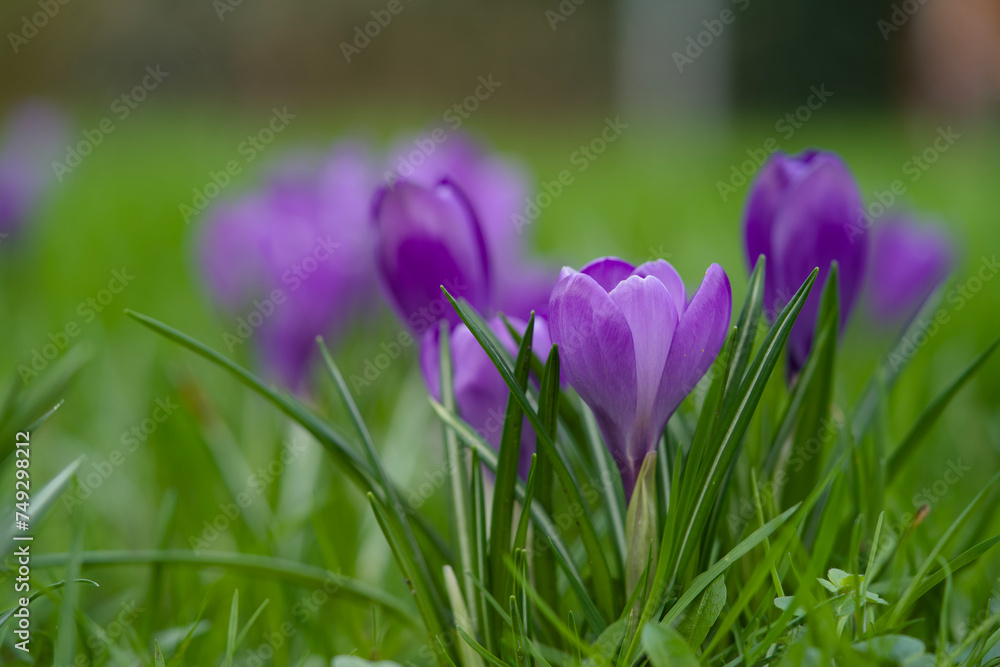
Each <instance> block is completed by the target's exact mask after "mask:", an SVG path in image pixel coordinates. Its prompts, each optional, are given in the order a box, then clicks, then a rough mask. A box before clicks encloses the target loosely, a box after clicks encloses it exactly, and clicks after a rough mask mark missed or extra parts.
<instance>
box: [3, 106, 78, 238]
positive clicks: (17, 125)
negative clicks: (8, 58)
mask: <svg viewBox="0 0 1000 667" xmlns="http://www.w3.org/2000/svg"><path fill="white" fill-rule="evenodd" d="M66 135H67V122H66V119H65V118H64V117H63V114H62V112H61V111H60V110H59V109H57V108H56V107H54V106H52V105H51V104H48V103H46V102H42V101H39V100H29V101H25V102H22V103H21V104H20V105H18V106H17V107H15V108H14V109H13V110H12V111H11V112H10V113H9V114H8V116H7V119H6V122H5V124H4V131H3V137H2V138H0V234H2V235H7V234H15V233H17V232H18V231H20V229H21V228H22V227H23V226H24V223H25V222H26V221H27V220H28V219H29V218H30V217H31V216H32V215H33V214H34V212H35V211H36V209H37V207H38V205H39V204H40V202H41V199H42V197H43V196H44V194H45V192H46V190H47V189H48V188H49V187H50V186H51V185H52V184H53V182H54V181H55V177H54V175H53V172H52V169H51V167H50V166H49V164H50V163H51V162H52V161H53V160H55V159H57V158H58V155H59V151H60V150H61V149H63V148H64V147H65V145H66Z"/></svg>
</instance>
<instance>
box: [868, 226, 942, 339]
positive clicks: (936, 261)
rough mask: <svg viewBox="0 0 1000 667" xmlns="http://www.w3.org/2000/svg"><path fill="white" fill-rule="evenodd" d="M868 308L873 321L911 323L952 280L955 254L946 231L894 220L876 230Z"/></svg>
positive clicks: (874, 231)
mask: <svg viewBox="0 0 1000 667" xmlns="http://www.w3.org/2000/svg"><path fill="white" fill-rule="evenodd" d="M871 255H872V256H871V261H870V268H869V274H868V287H867V290H866V291H867V305H868V311H869V314H870V316H871V318H872V319H873V320H875V321H876V322H880V323H882V324H884V325H895V324H900V323H902V322H906V321H908V320H910V319H911V318H912V317H913V316H914V315H916V314H917V311H918V310H920V307H921V306H922V305H923V303H924V301H926V300H927V297H928V296H930V294H931V292H933V291H934V290H935V289H936V288H937V286H938V285H940V284H941V282H942V281H943V280H944V279H945V278H946V277H947V276H948V274H949V273H950V272H951V270H952V267H953V266H954V264H955V250H954V247H953V246H952V242H951V239H950V238H949V237H948V235H947V234H946V233H945V231H944V229H942V228H940V227H936V226H931V225H921V224H918V223H917V222H916V221H914V220H912V219H911V218H908V217H905V216H901V215H894V216H892V217H889V218H887V219H886V220H885V221H883V222H880V223H879V224H878V225H876V226H875V228H874V229H873V230H872V249H871Z"/></svg>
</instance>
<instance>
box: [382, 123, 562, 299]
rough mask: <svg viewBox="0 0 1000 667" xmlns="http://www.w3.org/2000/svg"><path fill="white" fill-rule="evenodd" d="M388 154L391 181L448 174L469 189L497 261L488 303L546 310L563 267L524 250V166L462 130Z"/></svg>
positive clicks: (492, 261) (427, 181)
mask: <svg viewBox="0 0 1000 667" xmlns="http://www.w3.org/2000/svg"><path fill="white" fill-rule="evenodd" d="M435 136H436V137H437V138H438V139H440V141H438V140H435V139H434V137H435ZM389 155H390V157H389V160H388V168H389V170H391V171H387V172H386V173H387V174H388V176H387V177H386V180H387V181H389V185H390V187H394V186H395V182H396V181H397V180H398V179H402V180H403V181H409V182H411V183H416V184H418V185H422V186H424V187H425V188H431V187H434V186H435V185H437V184H438V183H440V182H441V181H443V180H447V181H449V182H451V183H454V184H455V185H457V186H458V187H459V188H460V189H461V190H462V192H463V193H464V194H465V196H466V198H467V199H468V201H469V204H470V205H471V207H472V209H473V211H474V213H475V215H476V218H477V219H478V221H479V223H480V227H481V230H482V234H483V238H484V239H485V242H486V250H487V254H488V261H489V265H490V266H491V267H493V276H494V281H493V293H492V295H491V299H490V306H492V307H495V308H496V309H497V310H499V311H501V312H503V313H505V314H506V315H508V316H512V317H520V318H522V319H526V318H527V317H528V315H529V313H530V312H531V311H532V310H534V311H535V312H536V314H539V315H545V310H546V309H547V307H548V298H549V293H550V292H551V291H552V287H553V286H554V285H555V283H556V280H557V278H558V273H559V272H558V269H557V268H556V267H554V266H546V265H545V264H542V263H539V262H537V261H534V260H532V259H530V258H528V257H527V256H526V253H525V244H524V237H523V236H522V235H521V234H520V230H519V229H518V227H517V225H516V224H515V216H518V215H521V214H523V212H524V207H525V205H526V202H527V201H528V200H529V197H530V194H531V186H530V183H529V180H528V178H527V175H526V171H525V169H524V168H522V167H521V166H520V165H518V164H516V163H515V162H513V161H511V160H508V159H505V158H502V157H499V156H497V155H496V154H493V153H490V152H488V151H486V150H484V149H483V148H482V147H481V146H480V145H478V144H477V143H476V142H474V141H473V140H471V139H470V138H469V137H468V136H466V135H464V134H461V133H444V132H443V131H441V133H440V134H437V135H435V134H434V133H431V134H429V135H427V136H423V137H419V138H417V139H413V140H406V141H402V142H399V143H398V144H397V145H396V146H395V147H394V148H393V149H392V150H391V151H390V153H389Z"/></svg>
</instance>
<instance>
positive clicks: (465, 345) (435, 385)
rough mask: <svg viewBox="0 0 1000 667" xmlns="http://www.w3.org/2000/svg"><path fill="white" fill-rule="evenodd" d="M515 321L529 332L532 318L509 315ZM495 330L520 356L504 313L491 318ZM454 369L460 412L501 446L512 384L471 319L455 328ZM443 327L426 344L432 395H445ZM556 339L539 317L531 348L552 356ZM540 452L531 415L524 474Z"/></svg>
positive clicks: (424, 367)
mask: <svg viewBox="0 0 1000 667" xmlns="http://www.w3.org/2000/svg"><path fill="white" fill-rule="evenodd" d="M508 321H509V322H510V324H511V326H512V327H514V329H515V330H516V331H517V332H518V333H520V334H523V333H524V331H525V329H526V328H527V323H526V322H524V321H522V320H519V319H517V318H508ZM488 324H489V325H490V328H491V329H492V330H493V333H495V334H496V336H497V338H498V339H499V340H500V343H501V344H502V345H503V346H504V347H505V348H506V349H507V351H508V352H510V353H511V354H512V355H517V345H516V344H515V342H514V339H513V337H512V336H511V335H510V331H508V330H507V326H506V325H505V324H504V323H503V321H502V320H501V319H500V318H499V317H494V318H492V319H490V320H489V321H488ZM449 342H450V344H451V358H452V372H453V373H454V379H453V385H452V386H453V388H454V391H455V405H456V407H457V408H458V414H459V416H461V417H462V419H464V420H465V421H466V422H468V423H469V425H471V426H472V427H473V428H474V429H476V432H477V433H479V435H481V436H482V437H483V439H484V440H486V442H488V443H490V444H491V445H493V448H494V449H497V450H499V449H500V436H501V435H502V433H503V422H504V414H505V411H506V408H507V400H508V397H509V396H510V389H508V387H507V384H506V383H505V382H504V380H503V378H502V377H500V372H499V371H497V369H496V367H495V366H494V365H493V362H492V361H490V358H489V356H487V354H486V352H485V351H484V350H483V348H482V347H481V346H480V345H479V341H477V340H476V338H475V336H473V335H472V332H471V331H469V328H468V327H467V326H465V324H459V325H458V326H456V327H455V328H454V329H453V330H452V332H451V338H450V341H449ZM439 345H440V337H439V335H438V330H437V329H436V328H435V329H432V330H429V331H427V333H426V334H424V336H423V338H422V340H421V346H420V370H421V371H422V372H423V375H424V381H425V382H426V383H427V388H428V391H429V392H430V394H431V395H432V396H433V397H434V398H435V399H436V400H441V371H440V369H441V366H440V363H441V355H440V347H439ZM551 347H552V342H551V340H550V338H549V329H548V325H547V323H546V322H545V320H544V319H543V318H540V317H536V318H535V330H534V334H533V335H532V339H531V349H532V350H533V351H534V353H535V354H536V355H537V356H538V357H539V358H541V359H543V360H544V359H545V358H547V357H548V354H549V349H550V348H551ZM534 451H535V431H534V430H533V429H532V427H531V424H529V423H528V420H527V419H525V420H524V423H523V424H522V425H521V449H520V459H519V462H518V474H519V475H520V476H521V478H522V479H525V480H526V479H527V478H528V470H529V469H530V467H531V455H532V453H534Z"/></svg>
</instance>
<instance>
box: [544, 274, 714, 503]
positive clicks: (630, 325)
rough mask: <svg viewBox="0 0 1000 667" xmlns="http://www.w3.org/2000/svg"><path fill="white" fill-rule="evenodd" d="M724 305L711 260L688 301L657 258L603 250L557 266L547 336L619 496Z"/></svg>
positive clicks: (684, 388) (628, 491)
mask: <svg viewBox="0 0 1000 667" xmlns="http://www.w3.org/2000/svg"><path fill="white" fill-rule="evenodd" d="M731 311H732V292H731V291H730V288H729V278H728V277H727V276H726V273H725V272H724V271H723V270H722V268H721V267H720V266H719V265H717V264H712V265H711V266H710V267H709V268H708V271H706V272H705V278H704V280H703V281H702V283H701V287H699V288H698V291H697V292H695V294H694V296H693V297H692V298H691V300H690V301H688V299H687V294H686V292H685V289H684V283H683V281H681V277H680V276H679V275H678V274H677V271H675V270H674V268H673V267H672V266H671V265H670V264H668V263H667V262H665V261H664V260H656V261H653V262H647V263H646V264H643V265H641V266H639V267H634V266H632V265H631V264H629V263H628V262H625V261H623V260H620V259H617V258H613V257H605V258H602V259H597V260H594V261H593V262H591V263H590V264H588V265H586V266H585V267H583V268H582V269H580V271H574V270H572V269H570V268H565V269H563V271H562V275H561V277H560V280H559V283H558V284H557V285H556V287H555V289H554V290H553V291H552V298H551V301H550V303H549V331H550V333H551V336H552V342H553V343H556V344H557V345H559V352H560V361H561V363H562V368H563V370H564V371H565V373H566V378H567V380H568V381H569V384H570V385H571V386H572V387H573V388H574V389H576V391H577V393H578V394H580V397H581V398H582V399H583V400H584V402H585V403H586V404H587V405H588V406H590V409H591V410H593V412H594V416H595V417H596V419H597V424H598V426H599V427H600V430H601V434H602V435H603V436H604V442H605V444H606V445H607V447H608V449H609V450H610V451H611V454H612V457H613V458H614V459H615V462H616V463H617V464H618V467H619V469H620V471H621V475H622V481H623V483H624V486H625V495H626V497H631V495H632V489H633V488H634V486H635V481H636V477H637V475H638V474H639V470H640V468H641V466H642V461H643V459H644V458H645V457H646V455H647V454H649V453H650V452H652V451H654V450H655V449H656V446H657V443H658V442H659V440H660V436H661V435H662V434H663V429H664V428H665V427H666V424H667V420H668V419H669V418H670V415H672V414H673V413H674V411H675V410H676V409H677V407H678V406H679V405H680V404H681V401H683V400H684V397H685V396H687V395H688V394H689V393H690V392H691V390H693V389H694V387H695V386H696V385H697V383H698V381H699V380H701V378H702V376H703V375H704V374H705V373H706V371H708V369H709V367H710V366H711V365H712V361H713V360H714V359H715V357H716V356H717V355H718V354H719V350H720V349H721V348H722V344H723V342H724V340H725V338H726V334H727V332H728V329H729V320H730V316H731Z"/></svg>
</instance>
